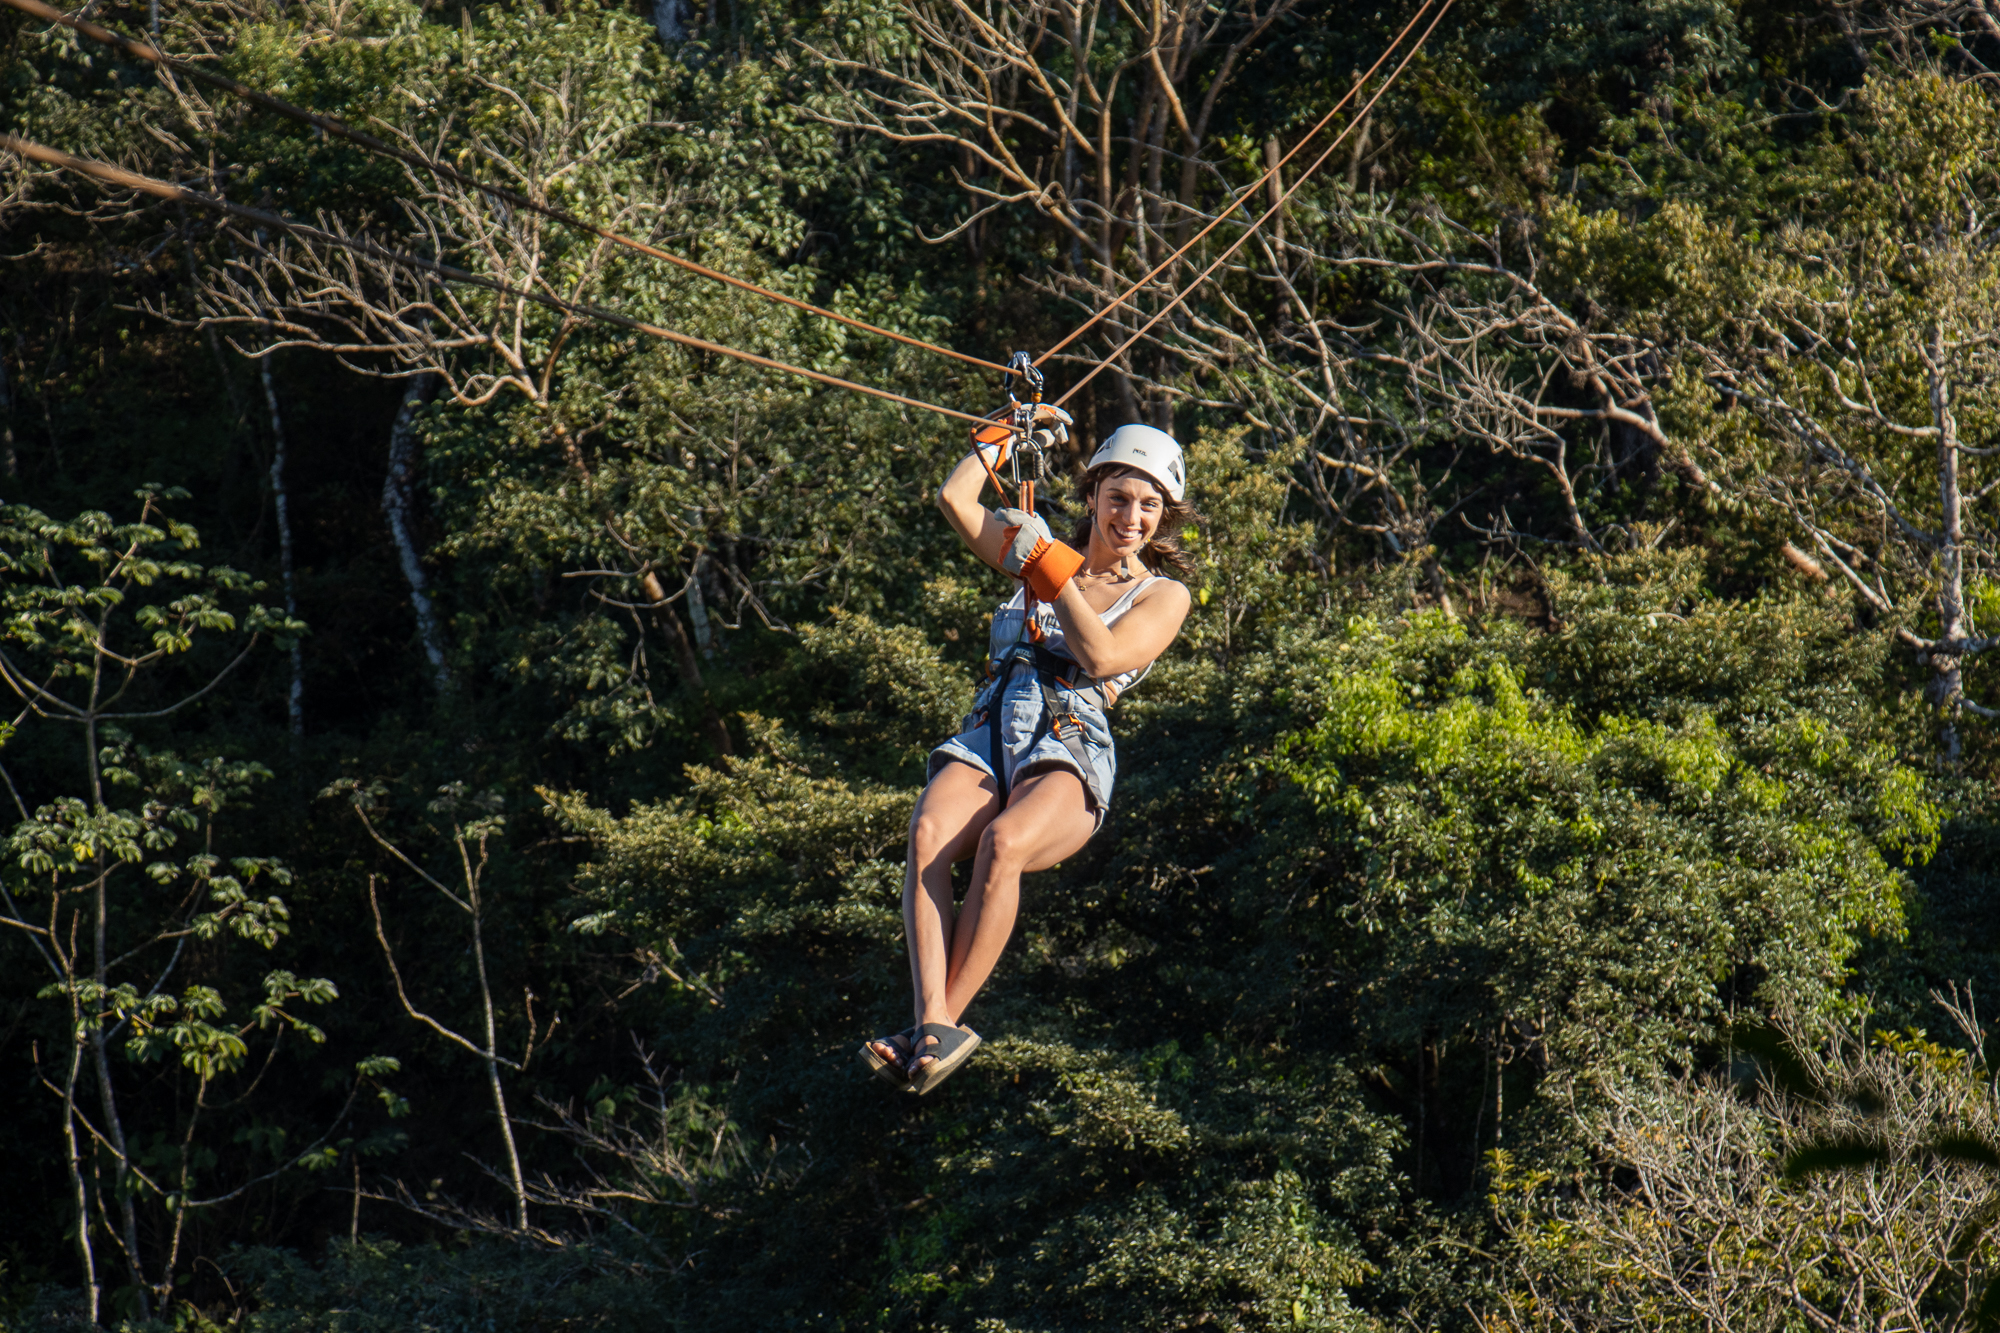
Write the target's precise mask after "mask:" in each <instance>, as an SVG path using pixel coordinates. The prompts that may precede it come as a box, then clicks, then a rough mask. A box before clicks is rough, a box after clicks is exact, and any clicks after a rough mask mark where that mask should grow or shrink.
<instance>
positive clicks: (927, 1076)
mask: <svg viewBox="0 0 2000 1333" xmlns="http://www.w3.org/2000/svg"><path fill="white" fill-rule="evenodd" d="M964 1032H965V1035H966V1041H965V1043H964V1044H963V1045H962V1046H960V1047H959V1048H958V1049H957V1050H955V1051H953V1052H952V1053H951V1054H950V1055H947V1056H945V1057H944V1058H943V1059H942V1060H936V1061H934V1062H933V1063H931V1064H929V1065H926V1066H925V1067H924V1068H923V1069H921V1070H919V1071H917V1072H916V1073H915V1074H912V1075H911V1076H910V1087H911V1089H912V1090H914V1091H915V1092H916V1094H917V1095H918V1096H920V1097H921V1096H922V1095H923V1094H924V1093H927V1092H929V1091H930V1090H931V1089H932V1088H935V1087H936V1086H937V1085H938V1084H940V1083H942V1082H944V1081H945V1080H946V1079H947V1078H949V1077H951V1075H952V1074H954V1073H956V1072H957V1071H958V1070H959V1068H960V1067H961V1066H963V1065H964V1064H965V1062H966V1061H967V1060H969V1059H971V1058H972V1053H973V1052H974V1051H976V1050H978V1049H979V1034H978V1033H977V1032H974V1031H973V1030H972V1029H971V1028H966V1029H964Z"/></svg>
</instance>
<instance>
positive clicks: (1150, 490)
mask: <svg viewBox="0 0 2000 1333" xmlns="http://www.w3.org/2000/svg"><path fill="white" fill-rule="evenodd" d="M1165 507H1166V497H1165V496H1164V495H1162V494H1161V493H1160V488H1159V487H1157V486H1155V485H1154V484H1153V483H1152V482H1150V481H1148V480H1147V479H1146V478H1144V477H1138V476H1129V475H1128V476H1123V477H1113V478H1111V479H1110V480H1109V481H1103V482H1099V483H1098V486H1097V500H1096V508H1097V534H1098V536H1099V537H1101V538H1103V540H1104V544H1105V545H1107V546H1109V547H1110V548H1111V550H1112V552H1113V553H1114V554H1117V555H1121V556H1127V555H1137V554H1139V552H1140V551H1141V550H1142V549H1143V548H1144V547H1145V545H1146V543H1147V542H1149V541H1151V540H1152V539H1153V534H1154V533H1156V532H1158V531H1159V530H1160V515H1161V514H1162V513H1163V512H1164V511H1165Z"/></svg>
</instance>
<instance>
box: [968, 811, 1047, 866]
mask: <svg viewBox="0 0 2000 1333" xmlns="http://www.w3.org/2000/svg"><path fill="white" fill-rule="evenodd" d="M980 841H981V843H983V844H984V850H985V852H986V859H987V862H988V863H989V864H991V865H994V866H1004V867H1006V868H1007V869H1009V870H1018V869H1020V868H1021V867H1022V866H1024V865H1026V864H1027V863H1028V858H1029V857H1030V856H1032V855H1033V854H1034V848H1035V842H1036V830H1035V829H1034V828H1032V827H1031V826H1030V825H1029V823H1028V821H1027V820H1025V819H1021V818H1019V817H1011V818H1010V817H1009V816H1007V815H1001V816H1000V817H999V818H998V819H996V820H994V821H993V822H992V823H991V824H988V825H987V826H986V832H985V833H983V834H981V835H980Z"/></svg>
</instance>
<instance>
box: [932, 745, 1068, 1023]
mask: <svg viewBox="0 0 2000 1333" xmlns="http://www.w3.org/2000/svg"><path fill="white" fill-rule="evenodd" d="M1096 831H1097V819H1096V817H1095V816H1094V815H1092V814H1091V812H1090V803H1089V799H1088V798H1087V797H1086V796H1085V795H1084V790H1083V781H1082V779H1080V778H1078V777H1077V776H1076V774H1074V773H1071V772H1068V771H1066V770H1062V769H1054V770H1050V771H1047V772H1042V773H1037V774H1035V775H1034V776H1033V777H1030V778H1027V779H1025V780H1024V781H1022V782H1019V783H1016V784H1015V787H1014V790H1013V792H1012V793H1011V794H1010V795H1009V798H1008V801H1007V808H1006V810H1004V811H1002V812H1001V813H1000V814H999V815H997V816H995V817H994V818H993V819H992V820H991V821H990V822H988V823H987V824H986V827H985V831H984V832H983V833H981V834H980V836H979V854H978V859H977V860H976V861H974V862H973V866H972V887H971V888H970V889H969V890H967V892H966V895H965V905H964V906H963V907H962V908H960V910H959V913H958V920H957V921H956V922H955V923H954V925H953V928H952V932H951V954H950V968H949V973H948V976H949V980H948V982H947V984H946V986H945V993H944V995H943V996H942V997H941V999H942V1001H943V1002H942V1004H941V1005H940V1006H939V1007H938V1008H937V1009H935V1010H933V1009H932V1008H931V1007H930V1006H929V1005H928V1004H926V1006H925V1012H924V1015H923V1017H924V1021H925V1022H930V1023H938V1022H944V1023H953V1024H956V1023H957V1022H958V1019H959V1015H961V1014H963V1013H964V1012H965V1010H966V1007H967V1006H968V1005H970V1004H971V1003H972V997H973V996H975V995H977V994H978V993H979V988H980V987H982V986H984V985H985V984H986V979H987V978H988V977H990V976H992V975H993V968H994V966H995V964H997V963H998V962H999V961H1000V951H1001V950H1002V949H1004V948H1005V947H1006V946H1007V939H1008V937H1009V936H1010V935H1012V934H1013V933H1014V916H1015V913H1016V912H1017V911H1018V910H1019V909H1020V905H1021V876H1022V875H1023V874H1024V873H1026V872H1027V871H1030V870H1047V869H1048V868H1049V867H1050V866H1052V865H1054V864H1056V862H1058V861H1061V860H1063V859H1064V858H1065V857H1069V856H1074V855H1075V854H1076V853H1077V852H1078V851H1080V850H1081V849H1082V847H1083V845H1084V844H1085V843H1086V842H1089V841H1090V835H1091V834H1093V833H1095V832H1096Z"/></svg>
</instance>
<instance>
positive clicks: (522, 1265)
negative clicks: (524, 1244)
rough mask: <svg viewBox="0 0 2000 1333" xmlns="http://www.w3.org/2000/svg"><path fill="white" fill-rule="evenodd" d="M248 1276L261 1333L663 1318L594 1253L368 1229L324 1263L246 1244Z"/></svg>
mask: <svg viewBox="0 0 2000 1333" xmlns="http://www.w3.org/2000/svg"><path fill="white" fill-rule="evenodd" d="M224 1262H225V1263H226V1265H227V1266H228V1268H229V1270H230V1273H231V1276H232V1277H234V1278H235V1279H236V1280H238V1281H240V1282H243V1283H245V1284H247V1286H248V1288H249V1290H248V1292H247V1293H246V1294H247V1295H250V1296H252V1297H253V1298H254V1300H255V1301H256V1310H255V1313H253V1314H251V1315H250V1316H249V1317H248V1319H246V1320H244V1321H243V1322H242V1323H240V1324H238V1325H236V1327H240V1328H245V1329H255V1330H258V1333H335V1330H338V1333H376V1331H377V1330H380V1333H406V1331H407V1333H508V1331H509V1330H516V1329H518V1330H522V1333H528V1330H537V1331H539V1330H544V1329H546V1330H552V1331H559V1333H572V1331H573V1330H574V1331H577V1333H581V1331H582V1330H626V1329H631V1330H641V1329H657V1328H659V1327H660V1326H661V1318H660V1311H659V1307H658V1303H657V1302H658V1297H657V1295H656V1294H655V1293H654V1292H653V1291H652V1290H651V1289H650V1288H648V1287H647V1286H645V1285H644V1284H641V1283H637V1282H634V1281H632V1280H631V1279H629V1278H625V1277H621V1276H619V1275H617V1274H607V1273H600V1272H596V1271H593V1270H592V1268H591V1265H590V1263H589V1260H588V1258H587V1257H586V1258H582V1259H579V1258H578V1257H576V1256H572V1255H568V1254H563V1253H560V1252H558V1253H554V1254H540V1255H534V1256H532V1257H530V1256H527V1255H524V1254H523V1253H522V1252H521V1251H520V1250H518V1249H516V1248H515V1247H513V1246H509V1245H504V1244H493V1243H487V1244H481V1245H475V1246H470V1247H462V1248H453V1249H445V1248H441V1247H436V1246H421V1247H416V1246H404V1245H399V1244H397V1243H396V1242H394V1241H386V1240H378V1239H375V1238H372V1237H369V1238H363V1239H360V1240H355V1241H336V1242H334V1243H333V1245H332V1247H331V1248H330V1250H329V1252H328V1256H327V1262H326V1263H325V1264H323V1265H318V1266H314V1265H308V1264H306V1263H304V1262H302V1261H301V1260H300V1259H299V1257H298V1256H297V1255H295V1254H291V1253H288V1252H286V1251H282V1250H272V1249H264V1248H248V1249H240V1250H236V1251H234V1252H232V1253H231V1254H230V1255H229V1256H227V1258H226V1259H225V1260H224Z"/></svg>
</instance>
